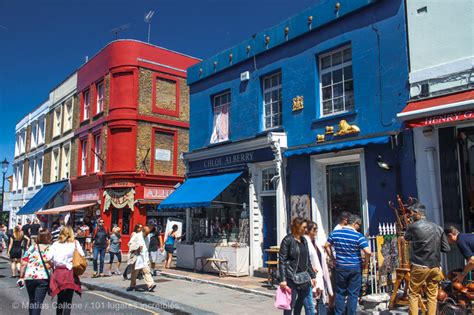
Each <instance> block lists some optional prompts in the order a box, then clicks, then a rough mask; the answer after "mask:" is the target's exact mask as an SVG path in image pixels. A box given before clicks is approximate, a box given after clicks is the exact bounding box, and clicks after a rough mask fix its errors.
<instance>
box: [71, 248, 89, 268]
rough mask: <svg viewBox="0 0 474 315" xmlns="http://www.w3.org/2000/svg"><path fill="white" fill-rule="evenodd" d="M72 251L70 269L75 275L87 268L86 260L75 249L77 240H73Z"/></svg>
mask: <svg viewBox="0 0 474 315" xmlns="http://www.w3.org/2000/svg"><path fill="white" fill-rule="evenodd" d="M74 245H75V246H74V253H73V254H72V270H73V271H74V274H75V275H76V276H80V275H82V274H83V273H84V272H85V271H86V268H87V260H86V258H85V257H84V256H82V255H81V254H80V253H79V251H78V250H77V241H75V242H74Z"/></svg>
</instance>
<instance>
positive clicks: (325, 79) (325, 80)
mask: <svg viewBox="0 0 474 315" xmlns="http://www.w3.org/2000/svg"><path fill="white" fill-rule="evenodd" d="M321 84H322V86H328V85H330V84H331V73H325V74H323V75H322V76H321Z"/></svg>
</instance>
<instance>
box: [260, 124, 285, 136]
mask: <svg viewBox="0 0 474 315" xmlns="http://www.w3.org/2000/svg"><path fill="white" fill-rule="evenodd" d="M269 132H285V128H283V126H278V127H273V128H268V129H265V130H263V131H260V132H257V133H256V134H255V136H257V137H259V136H264V135H266V134H268V133H269Z"/></svg>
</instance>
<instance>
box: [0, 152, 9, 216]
mask: <svg viewBox="0 0 474 315" xmlns="http://www.w3.org/2000/svg"><path fill="white" fill-rule="evenodd" d="M9 164H10V163H9V162H8V161H7V158H5V160H3V162H2V173H3V180H2V204H1V207H2V208H1V209H0V211H3V203H4V197H5V175H6V174H7V170H8V165H9Z"/></svg>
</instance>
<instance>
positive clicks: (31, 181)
mask: <svg viewBox="0 0 474 315" xmlns="http://www.w3.org/2000/svg"><path fill="white" fill-rule="evenodd" d="M35 170H36V158H30V164H29V165H28V188H33V187H35V175H36V174H35V173H36V172H35Z"/></svg>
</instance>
